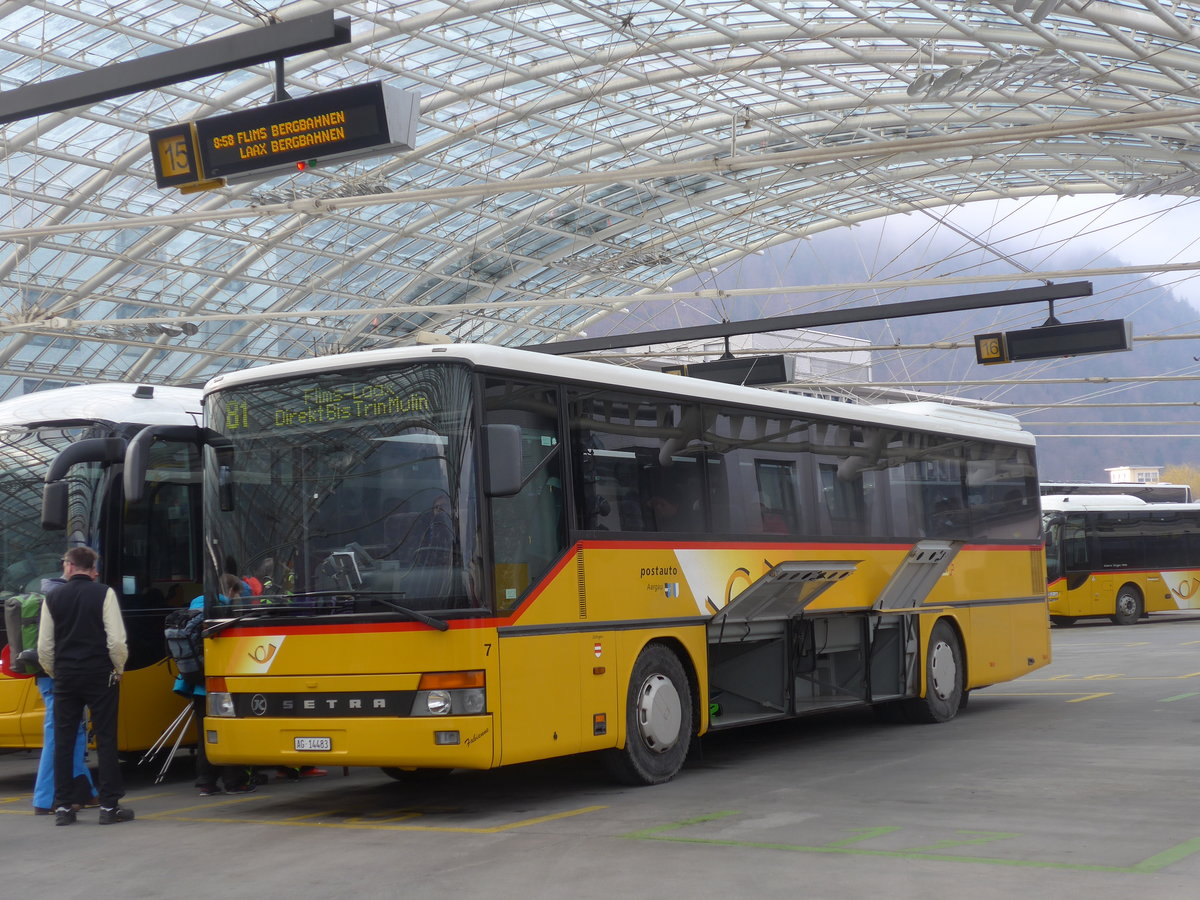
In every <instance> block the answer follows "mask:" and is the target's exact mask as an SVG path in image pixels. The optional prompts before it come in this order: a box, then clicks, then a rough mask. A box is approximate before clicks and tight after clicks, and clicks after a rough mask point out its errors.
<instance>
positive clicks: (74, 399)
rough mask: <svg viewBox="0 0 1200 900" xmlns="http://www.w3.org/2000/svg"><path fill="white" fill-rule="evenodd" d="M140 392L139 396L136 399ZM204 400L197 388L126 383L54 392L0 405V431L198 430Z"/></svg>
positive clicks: (88, 386) (79, 386) (78, 387)
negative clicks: (116, 425) (65, 427)
mask: <svg viewBox="0 0 1200 900" xmlns="http://www.w3.org/2000/svg"><path fill="white" fill-rule="evenodd" d="M139 388H140V389H141V390H140V394H141V395H137V394H135V392H136V391H138V390H139ZM150 390H152V391H153V393H152V394H149V395H147V392H148V391H150ZM202 399H203V392H202V391H201V390H200V389H199V388H182V387H166V386H163V385H155V386H154V387H153V388H152V389H151V388H149V387H148V386H144V385H138V384H133V383H124V382H121V383H110V384H82V385H78V386H75V387H65V388H54V389H53V390H48V391H35V392H34V393H32V394H24V395H22V396H20V397H12V398H10V399H8V400H3V401H0V428H3V427H5V426H8V427H18V426H19V427H29V426H33V425H47V424H56V423H64V424H65V423H81V422H130V423H134V424H138V425H199V424H200V421H201V413H202V409H203V406H202Z"/></svg>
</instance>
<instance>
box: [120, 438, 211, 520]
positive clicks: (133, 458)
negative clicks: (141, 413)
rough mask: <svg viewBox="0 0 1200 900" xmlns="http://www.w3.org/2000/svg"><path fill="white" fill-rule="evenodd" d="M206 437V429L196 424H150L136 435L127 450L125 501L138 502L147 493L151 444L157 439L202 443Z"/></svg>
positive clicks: (183, 442) (182, 442)
mask: <svg viewBox="0 0 1200 900" xmlns="http://www.w3.org/2000/svg"><path fill="white" fill-rule="evenodd" d="M205 437H206V434H205V429H203V428H200V427H198V426H196V425H150V426H148V427H146V428H143V429H142V430H141V431H139V432H138V433H137V434H136V435H134V437H133V440H131V441H130V442H129V446H128V447H127V448H126V450H125V472H124V482H125V485H124V486H125V502H126V503H137V502H138V501H139V500H141V499H142V498H143V497H144V496H145V495H146V470H147V469H148V468H149V458H150V445H151V444H153V443H154V441H155V440H156V439H158V440H163V441H175V442H177V443H181V444H201V445H202V444H204V443H205Z"/></svg>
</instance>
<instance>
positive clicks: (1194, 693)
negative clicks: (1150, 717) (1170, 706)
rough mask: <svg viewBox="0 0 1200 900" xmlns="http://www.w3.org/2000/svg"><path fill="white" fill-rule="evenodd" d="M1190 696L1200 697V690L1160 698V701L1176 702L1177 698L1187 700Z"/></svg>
mask: <svg viewBox="0 0 1200 900" xmlns="http://www.w3.org/2000/svg"><path fill="white" fill-rule="evenodd" d="M1188 697H1200V691H1192V692H1191V693H1188V694H1176V695H1175V696H1174V697H1164V698H1163V699H1162V700H1159V701H1158V702H1159V703H1174V702H1175V701H1176V700H1186V699H1187V698H1188Z"/></svg>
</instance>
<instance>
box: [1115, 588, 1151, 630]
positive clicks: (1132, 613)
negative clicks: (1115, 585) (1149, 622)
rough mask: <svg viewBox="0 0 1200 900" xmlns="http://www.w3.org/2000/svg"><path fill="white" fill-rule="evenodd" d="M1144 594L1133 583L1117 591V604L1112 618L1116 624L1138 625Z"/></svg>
mask: <svg viewBox="0 0 1200 900" xmlns="http://www.w3.org/2000/svg"><path fill="white" fill-rule="evenodd" d="M1142 609H1143V607H1142V595H1141V594H1140V593H1139V592H1138V589H1137V588H1135V587H1133V586H1132V585H1129V584H1127V585H1125V586H1124V587H1122V588H1121V590H1119V591H1117V606H1116V612H1114V613H1113V614H1112V615H1111V616H1109V618H1110V619H1112V623H1113V624H1114V625H1136V624H1137V621H1138V619H1140V618H1141V617H1142Z"/></svg>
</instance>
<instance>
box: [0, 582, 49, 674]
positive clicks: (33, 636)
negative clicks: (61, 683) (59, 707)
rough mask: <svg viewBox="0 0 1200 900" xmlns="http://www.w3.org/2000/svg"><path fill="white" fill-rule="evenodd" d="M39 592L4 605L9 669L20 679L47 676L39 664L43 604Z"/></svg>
mask: <svg viewBox="0 0 1200 900" xmlns="http://www.w3.org/2000/svg"><path fill="white" fill-rule="evenodd" d="M45 599H46V595H45V594H42V593H39V592H38V591H30V592H29V593H25V594H14V595H13V596H11V597H9V598H7V599H6V600H5V601H4V629H5V631H7V632H8V656H9V666H10V668H12V670H13V672H14V673H16V674H19V675H45V674H46V673H45V672H44V671H42V667H41V666H39V665H38V661H37V643H38V624H39V623H40V622H41V620H42V601H43V600H45Z"/></svg>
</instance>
